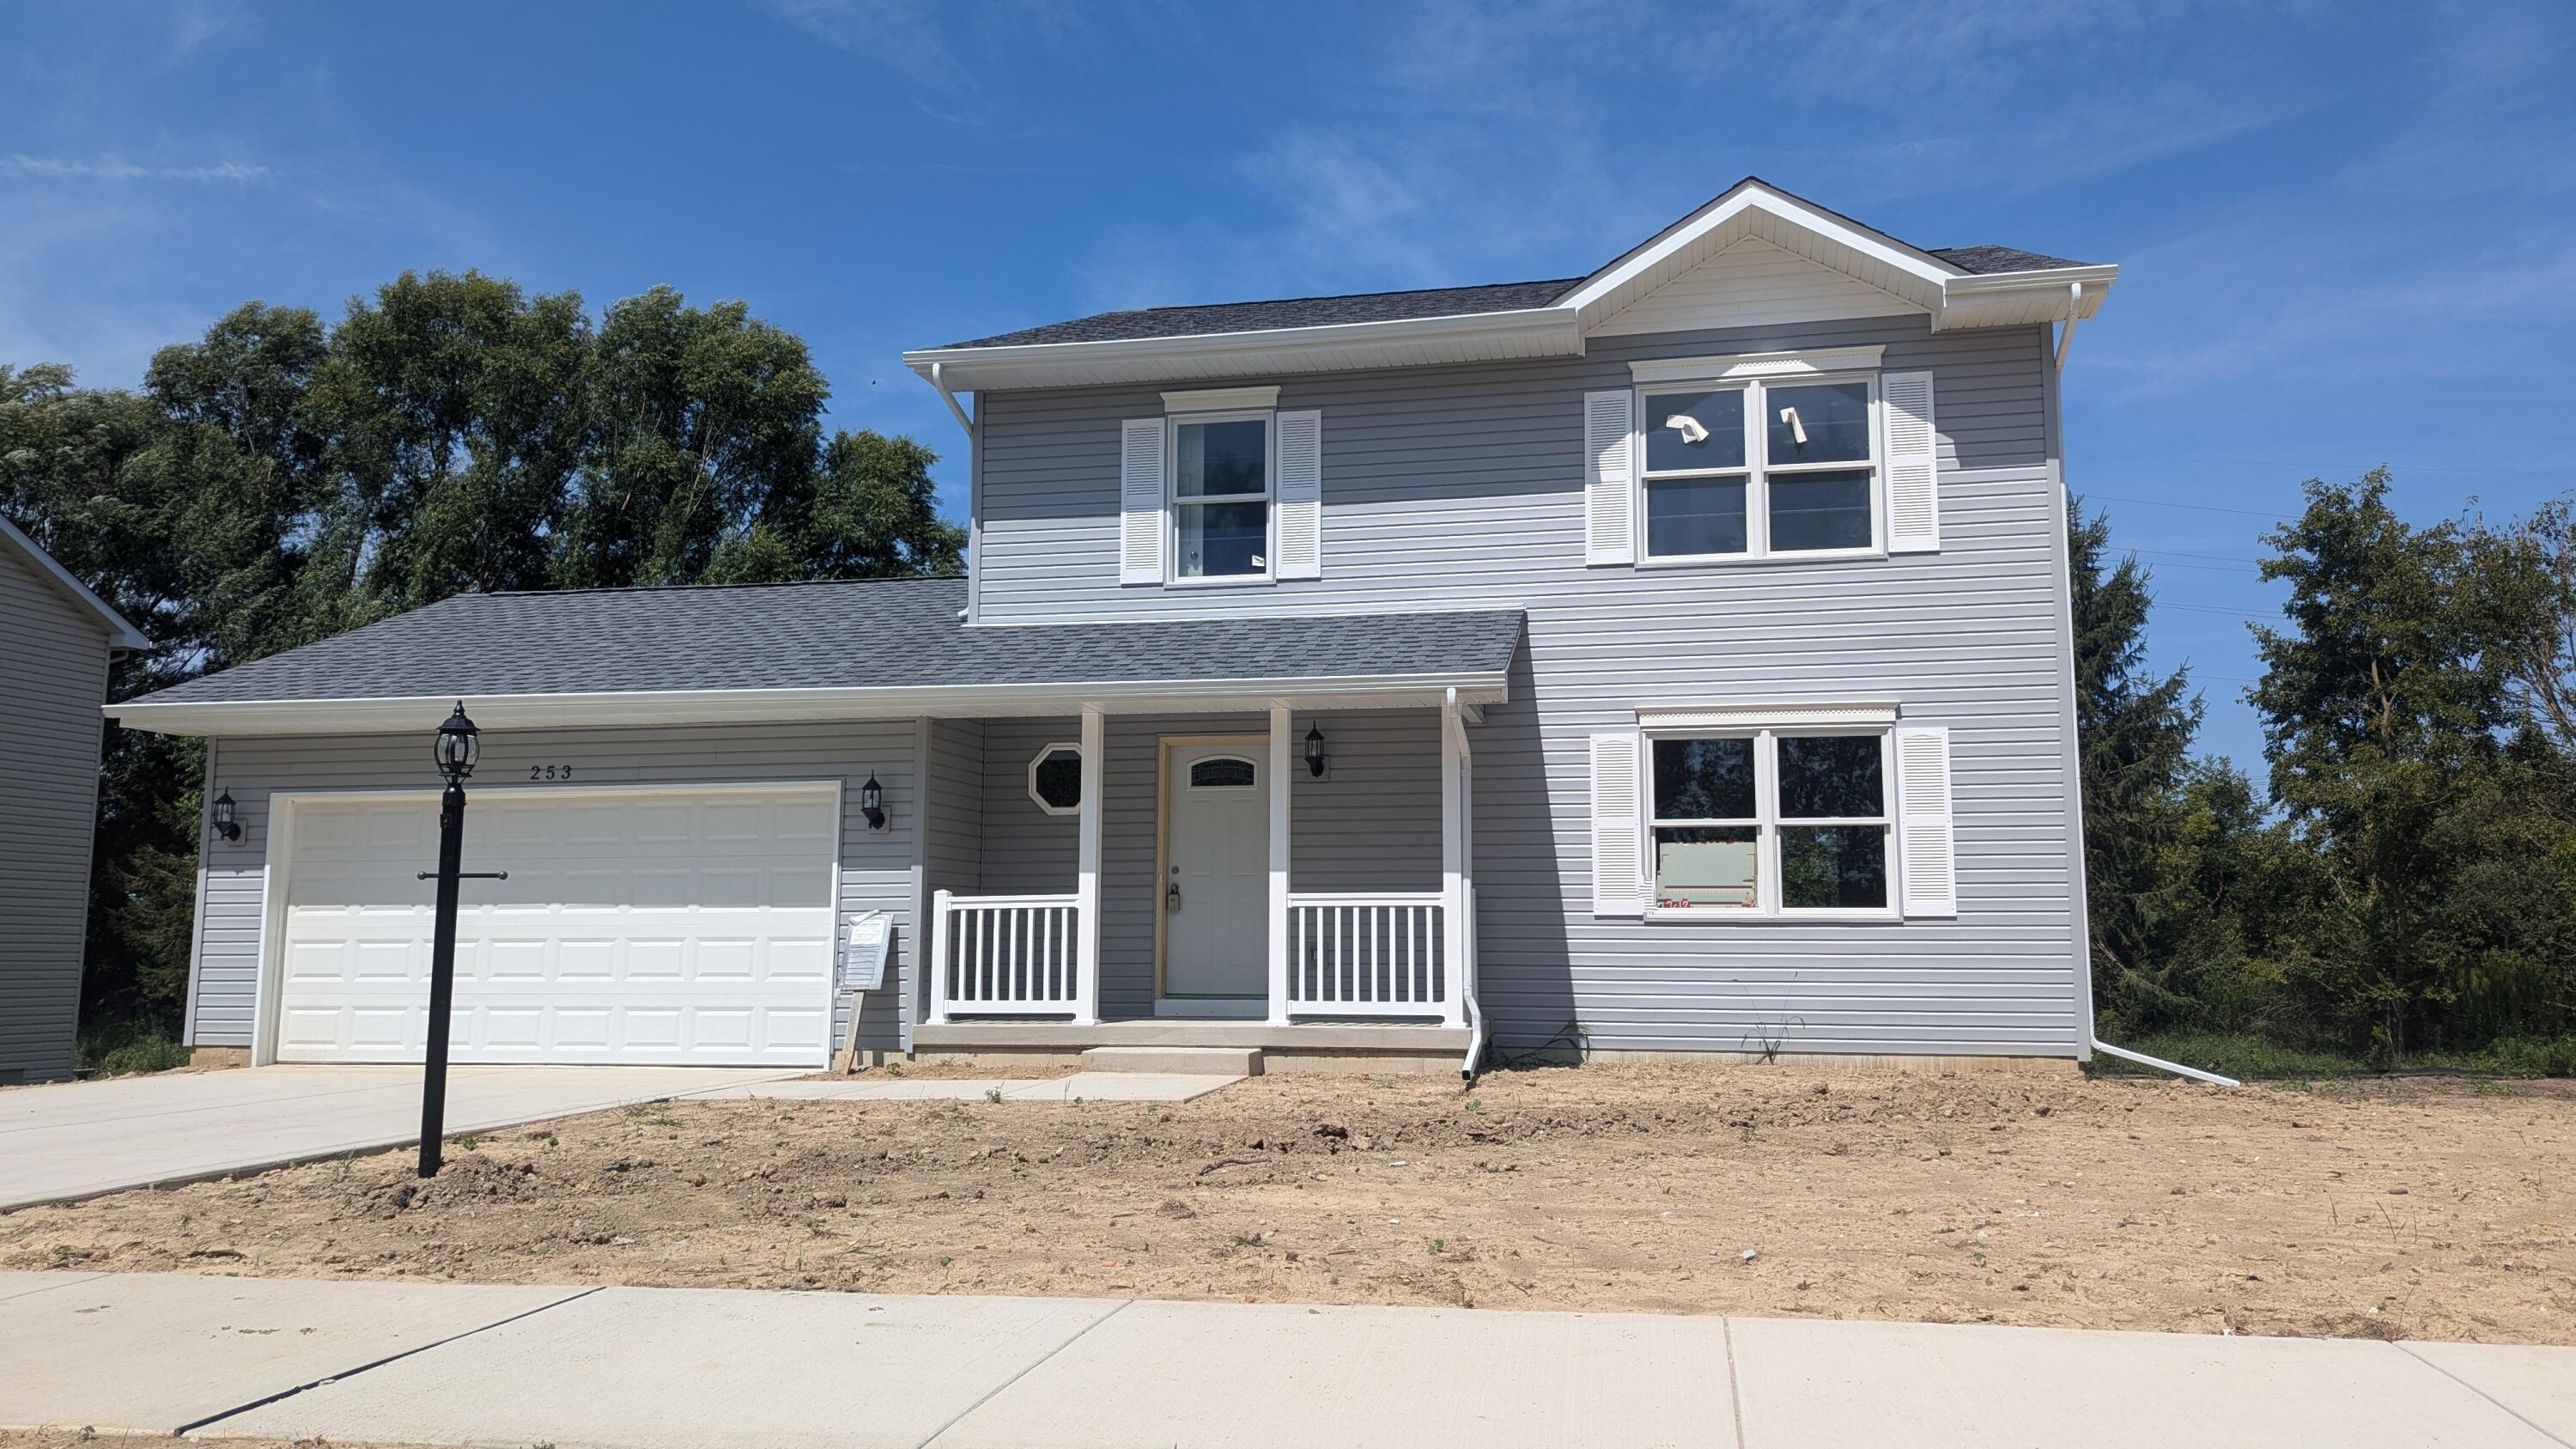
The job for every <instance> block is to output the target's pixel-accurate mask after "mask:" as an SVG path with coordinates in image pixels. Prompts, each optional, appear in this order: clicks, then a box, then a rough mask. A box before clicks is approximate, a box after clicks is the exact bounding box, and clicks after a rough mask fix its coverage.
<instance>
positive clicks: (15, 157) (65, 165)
mask: <svg viewBox="0 0 2576 1449" xmlns="http://www.w3.org/2000/svg"><path fill="white" fill-rule="evenodd" d="M273 174H274V173H272V172H271V171H270V170H269V168H268V167H266V166H253V165H247V164H245V163H243V162H239V161H218V162H214V163H212V164H210V165H196V166H145V165H140V164H138V163H136V162H132V161H120V160H114V159H102V160H95V161H89V160H80V159H76V158H72V157H66V156H29V155H26V154H25V153H23V152H12V153H11V154H9V155H7V156H0V176H11V177H18V178H21V179H25V180H37V181H180V182H194V183H214V184H227V183H228V184H233V185H248V184H254V183H258V182H263V181H267V180H270V179H271V177H272V176H273Z"/></svg>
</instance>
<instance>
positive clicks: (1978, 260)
mask: <svg viewBox="0 0 2576 1449" xmlns="http://www.w3.org/2000/svg"><path fill="white" fill-rule="evenodd" d="M1930 255H1932V256H1936V257H1939V258H1940V259H1941V260H1943V261H1945V262H1948V263H1949V264H1950V265H1952V266H1954V267H1957V268H1958V269H1959V270H1960V271H1963V272H1966V273H1968V274H1970V275H1971V276H1978V277H1991V276H1993V275H1995V274H1996V273H1998V272H2053V271H2055V270H2057V269H2058V268H2059V267H2081V266H2086V265H2089V264H2088V263H2085V262H2070V261H2068V260H2067V259H2066V258H2064V257H2052V256H2044V255H2042V254H2041V253H2038V252H2026V251H2023V250H2021V249H2020V248H2019V247H1998V246H1978V247H1935V248H1933V249H1932V251H1931V252H1930Z"/></svg>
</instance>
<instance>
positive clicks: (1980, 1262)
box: [1968, 1253, 1986, 1268]
mask: <svg viewBox="0 0 2576 1449" xmlns="http://www.w3.org/2000/svg"><path fill="white" fill-rule="evenodd" d="M1968 1261H1969V1262H1971V1263H1974V1264H1976V1265H1977V1266H1978V1267H1980V1268H1982V1267H1984V1266H1986V1255H1985V1254H1983V1253H1970V1254H1969V1255H1968Z"/></svg>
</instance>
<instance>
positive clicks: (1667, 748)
mask: <svg viewBox="0 0 2576 1449" xmlns="http://www.w3.org/2000/svg"><path fill="white" fill-rule="evenodd" d="M1648 743H1649V746H1650V748H1651V749H1652V752H1653V761H1652V781H1651V788H1652V795H1651V798H1650V800H1649V802H1648V804H1649V808H1650V809H1651V811H1652V818H1651V821H1650V826H1649V828H1650V831H1651V837H1652V861H1653V869H1654V877H1653V893H1654V894H1653V900H1654V907H1655V909H1656V911H1657V912H1659V913H1662V912H1673V913H1681V912H1690V913H1695V914H1696V913H1707V914H1713V915H1714V914H1733V915H1748V916H1798V915H1804V914H1836V913H1839V914H1845V915H1850V914H1888V913H1892V912H1893V911H1894V910H1895V907H1896V900H1895V894H1894V883H1893V881H1892V879H1891V876H1890V871H1889V866H1888V862H1889V859H1890V857H1891V854H1892V852H1891V849H1890V837H1891V834H1892V831H1893V828H1894V823H1895V822H1894V816H1893V814H1892V809H1891V800H1890V796H1889V788H1888V785H1889V781H1890V780H1891V779H1892V778H1893V776H1894V774H1895V771H1894V768H1893V765H1892V762H1891V760H1890V758H1889V750H1890V745H1889V734H1888V731H1886V730H1883V729H1879V730H1866V731H1853V730H1830V731H1829V730H1806V729H1801V730H1749V731H1745V732H1742V733H1733V734H1697V733H1689V734H1684V733H1665V732H1655V733H1653V734H1652V735H1651V736H1650V738H1649V741H1648Z"/></svg>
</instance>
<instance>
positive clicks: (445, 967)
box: [420, 699, 507, 1177]
mask: <svg viewBox="0 0 2576 1449" xmlns="http://www.w3.org/2000/svg"><path fill="white" fill-rule="evenodd" d="M481 734H482V732H481V731H479V730H477V729H475V728H474V721H472V720H470V719H467V718H466V717H465V701H463V700H461V699H460V700H458V701H457V702H456V713H454V714H451V715H449V716H448V717H447V723H445V724H443V725H440V726H439V727H438V744H437V759H438V772H439V773H440V774H442V775H444V776H446V777H447V793H446V794H444V795H442V796H440V797H439V802H438V924H437V926H436V928H435V930H436V934H435V935H433V936H432V937H431V938H430V947H429V1055H428V1057H427V1059H426V1061H425V1063H424V1068H423V1071H422V1074H421V1083H420V1175H421V1176H423V1177H436V1176H437V1175H438V1163H439V1146H440V1142H439V1139H440V1138H441V1137H443V1136H445V1135H446V1125H447V1028H448V1018H449V1016H451V1015H452V1014H453V1013H454V1010H455V1002H456V885H457V882H458V881H459V880H461V879H462V878H463V877H464V870H463V869H462V867H463V866H464V864H465V780H466V777H467V776H469V775H471V774H473V773H474V761H475V760H476V759H477V758H479V757H480V756H481V755H482V753H483V742H482V739H481V738H480V736H481ZM421 874H422V875H423V876H424V877H426V876H428V875H429V874H430V873H429V872H428V871H422V872H421ZM493 874H496V875H506V874H507V872H494V873H493Z"/></svg>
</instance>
